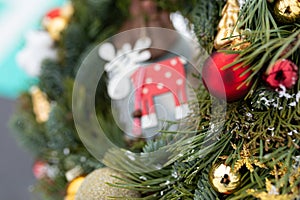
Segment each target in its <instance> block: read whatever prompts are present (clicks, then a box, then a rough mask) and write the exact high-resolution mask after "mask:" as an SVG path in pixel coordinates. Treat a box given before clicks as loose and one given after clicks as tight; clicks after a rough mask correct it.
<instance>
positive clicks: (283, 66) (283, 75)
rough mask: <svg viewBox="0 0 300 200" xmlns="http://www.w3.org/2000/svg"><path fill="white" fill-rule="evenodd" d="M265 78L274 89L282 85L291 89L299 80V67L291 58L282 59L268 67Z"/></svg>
mask: <svg viewBox="0 0 300 200" xmlns="http://www.w3.org/2000/svg"><path fill="white" fill-rule="evenodd" d="M263 78H264V80H265V81H266V83H267V84H268V85H269V86H270V87H272V88H274V89H276V88H279V87H280V86H284V87H286V88H288V89H290V88H292V87H293V86H294V85H295V84H296V82H297V80H298V67H297V65H296V64H295V63H293V62H292V61H290V60H286V59H281V60H278V61H277V62H275V64H274V65H272V66H271V67H270V68H268V70H267V72H266V74H265V76H264V77H263Z"/></svg>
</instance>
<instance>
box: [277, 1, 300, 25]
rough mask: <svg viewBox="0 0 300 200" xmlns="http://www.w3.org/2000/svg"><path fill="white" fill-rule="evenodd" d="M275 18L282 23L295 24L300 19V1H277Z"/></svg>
mask: <svg viewBox="0 0 300 200" xmlns="http://www.w3.org/2000/svg"><path fill="white" fill-rule="evenodd" d="M274 13H275V17H276V19H277V20H278V21H279V22H282V23H294V22H296V21H297V20H299V19H300V1H299V0H277V1H276V2H275V5H274Z"/></svg>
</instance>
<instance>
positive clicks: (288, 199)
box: [247, 178, 297, 200]
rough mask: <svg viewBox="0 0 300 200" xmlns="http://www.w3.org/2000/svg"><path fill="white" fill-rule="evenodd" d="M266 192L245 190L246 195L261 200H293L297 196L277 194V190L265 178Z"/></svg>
mask: <svg viewBox="0 0 300 200" xmlns="http://www.w3.org/2000/svg"><path fill="white" fill-rule="evenodd" d="M266 190H267V191H266V192H258V191H256V190H254V189H249V190H247V193H248V194H250V195H252V196H254V197H256V198H258V199H261V200H270V199H272V200H293V199H295V198H296V197H297V194H295V193H294V194H279V189H278V188H276V187H275V186H274V185H273V184H272V183H271V181H270V180H268V179H267V178H266Z"/></svg>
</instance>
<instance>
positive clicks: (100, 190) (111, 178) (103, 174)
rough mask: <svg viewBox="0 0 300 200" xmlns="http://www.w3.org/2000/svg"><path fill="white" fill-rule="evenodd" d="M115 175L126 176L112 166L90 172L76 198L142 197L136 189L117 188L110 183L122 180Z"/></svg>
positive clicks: (97, 199)
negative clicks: (111, 167)
mask: <svg viewBox="0 0 300 200" xmlns="http://www.w3.org/2000/svg"><path fill="white" fill-rule="evenodd" d="M115 177H120V178H124V176H122V174H120V173H119V172H117V171H114V170H112V169H110V168H101V169H97V170H95V171H93V172H92V173H90V174H89V175H88V176H87V177H86V178H85V180H84V182H83V183H82V184H81V186H80V188H79V190H78V191H77V193H76V196H75V199H76V200H87V199H88V200H107V199H109V197H123V198H125V197H128V198H133V197H136V198H137V197H140V195H139V193H138V192H136V191H131V190H128V189H123V188H116V187H112V186H110V185H108V184H107V183H110V184H116V183H119V182H121V181H120V180H119V179H117V178H115Z"/></svg>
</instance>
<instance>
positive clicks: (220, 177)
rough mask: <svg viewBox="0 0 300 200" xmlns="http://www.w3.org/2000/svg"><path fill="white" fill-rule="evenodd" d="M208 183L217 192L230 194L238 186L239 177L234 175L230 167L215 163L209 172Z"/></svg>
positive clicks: (236, 174)
mask: <svg viewBox="0 0 300 200" xmlns="http://www.w3.org/2000/svg"><path fill="white" fill-rule="evenodd" d="M209 181H210V184H211V185H212V187H213V188H214V190H216V191H217V192H219V193H222V194H232V193H233V192H234V191H235V189H237V188H238V187H239V186H240V183H241V175H240V174H239V173H234V172H233V170H232V168H231V167H230V166H227V165H225V164H222V163H217V164H215V165H213V167H212V168H211V170H210V172H209Z"/></svg>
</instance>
